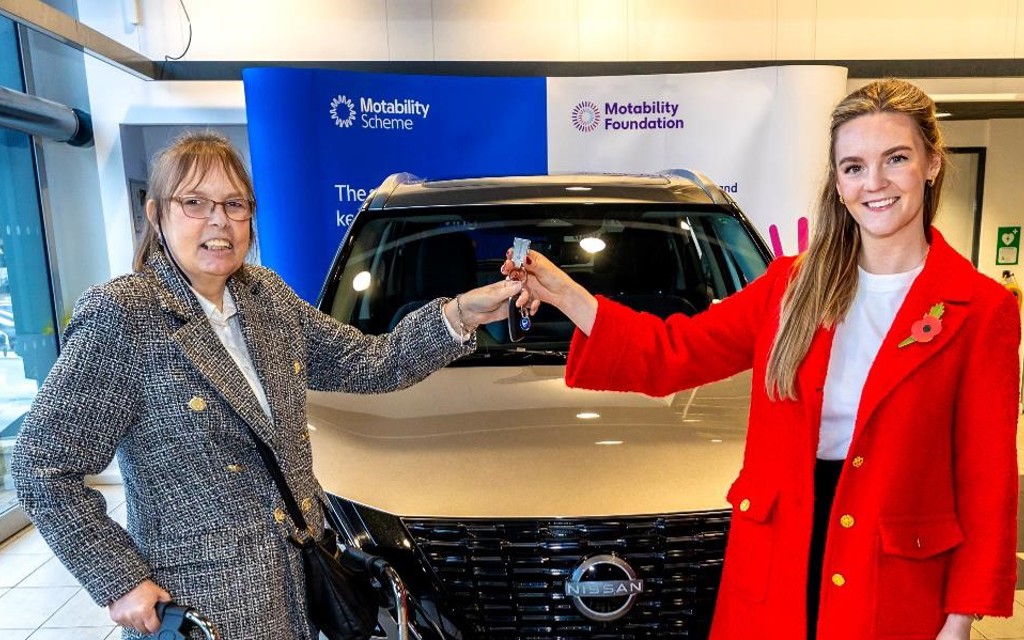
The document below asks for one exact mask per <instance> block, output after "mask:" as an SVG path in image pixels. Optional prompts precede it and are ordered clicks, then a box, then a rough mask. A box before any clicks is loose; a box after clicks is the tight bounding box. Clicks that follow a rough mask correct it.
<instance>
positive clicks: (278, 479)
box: [246, 425, 312, 535]
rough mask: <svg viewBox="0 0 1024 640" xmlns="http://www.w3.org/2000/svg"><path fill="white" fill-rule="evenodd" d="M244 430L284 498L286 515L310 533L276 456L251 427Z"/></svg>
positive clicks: (247, 426)
mask: <svg viewBox="0 0 1024 640" xmlns="http://www.w3.org/2000/svg"><path fill="white" fill-rule="evenodd" d="M246 430H247V431H248V432H249V437H250V438H252V441H253V444H255V445H256V452H257V453H258V454H260V459H262V460H263V464H264V465H265V466H266V467H267V471H268V472H269V473H270V477H271V478H273V479H274V484H276V485H277V491H278V493H280V494H281V499H282V500H284V506H285V508H286V509H288V515H290V516H291V517H292V522H294V523H295V526H296V527H298V529H299V531H306V532H308V533H310V535H312V532H311V531H310V530H309V525H308V524H307V523H306V518H305V517H303V515H302V510H301V509H299V503H298V502H296V501H295V494H293V493H292V490H291V489H290V488H289V487H288V483H287V482H286V481H285V479H284V473H282V472H281V466H280V465H279V464H277V458H275V457H274V453H273V452H272V451H271V450H270V447H268V446H267V443H266V442H263V439H262V438H260V437H259V436H258V435H256V432H255V431H253V430H252V427H250V426H249V425H246Z"/></svg>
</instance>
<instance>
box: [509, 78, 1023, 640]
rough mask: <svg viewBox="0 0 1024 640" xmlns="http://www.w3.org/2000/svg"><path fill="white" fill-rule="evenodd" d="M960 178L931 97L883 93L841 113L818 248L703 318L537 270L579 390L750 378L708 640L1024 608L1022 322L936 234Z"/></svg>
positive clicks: (535, 289)
mask: <svg viewBox="0 0 1024 640" xmlns="http://www.w3.org/2000/svg"><path fill="white" fill-rule="evenodd" d="M944 167H945V158H944V154H943V147H942V138H941V135H940V132H939V128H938V125H937V123H936V120H935V105H934V103H933V102H932V101H931V99H930V98H929V97H928V96H927V95H925V94H924V93H923V92H922V91H921V90H920V89H918V88H917V87H915V86H913V85H912V84H910V83H908V82H905V81H901V80H892V79H890V80H883V81H878V82H874V83H871V84H869V85H867V86H865V87H863V88H861V89H858V90H857V91H855V92H854V93H852V94H850V95H849V96H847V97H846V98H845V99H844V100H842V101H841V102H840V103H839V105H838V106H837V107H836V108H835V110H834V111H833V113H832V139H831V145H830V147H829V149H828V164H827V178H826V180H825V181H824V182H823V185H824V186H823V188H822V191H821V194H820V196H819V199H818V206H817V215H816V219H815V228H814V235H813V237H812V240H811V244H810V247H809V249H808V251H807V253H806V254H804V255H801V256H799V257H798V258H795V259H793V258H784V259H779V260H776V261H775V262H774V263H773V264H772V265H771V266H770V267H769V269H768V272H767V273H766V274H765V275H764V276H762V277H761V278H760V279H758V280H757V281H755V282H753V283H752V284H751V285H750V286H749V287H747V288H746V289H744V290H743V291H741V292H739V293H737V294H735V295H734V296H731V297H729V298H727V299H726V300H723V301H722V303H721V304H716V305H713V306H712V307H711V308H710V309H709V310H708V311H706V312H705V313H702V314H698V315H696V316H694V317H692V318H688V317H685V316H683V315H681V314H680V315H677V316H673V317H671V318H669V319H668V320H665V321H663V320H661V319H659V318H656V317H654V316H651V315H647V314H640V313H635V312H633V311H631V310H629V309H627V308H625V307H623V306H622V305H619V304H616V303H615V302H612V301H610V300H607V299H605V298H595V297H594V296H592V295H590V294H589V293H587V291H585V290H584V289H583V288H582V287H581V286H579V285H578V284H576V283H575V282H573V281H572V280H571V279H570V278H569V277H568V276H567V275H566V274H565V273H564V272H563V271H561V270H560V269H558V268H557V267H555V265H553V264H552V263H551V262H550V261H549V260H547V259H546V258H545V257H544V256H542V255H540V254H537V253H533V252H531V254H530V256H529V263H528V264H527V265H526V271H527V272H529V274H530V276H531V277H530V279H529V281H528V283H527V289H528V291H524V292H523V294H521V295H520V299H519V300H518V302H519V303H520V304H525V303H527V300H528V299H529V298H532V299H533V302H532V303H530V304H532V305H533V306H534V307H536V306H537V305H538V304H539V302H548V303H551V304H553V305H555V306H557V307H559V308H560V309H562V310H563V311H564V312H565V313H566V314H567V315H568V316H569V318H570V319H572V320H573V321H574V322H575V323H576V325H577V327H578V328H579V331H578V332H577V335H576V337H575V338H574V340H573V343H572V349H571V351H570V353H569V364H568V367H567V369H566V381H567V382H568V383H569V384H570V385H571V386H578V387H583V388H588V389H614V390H621V391H642V392H644V393H649V394H652V395H664V394H668V393H672V392H675V391H679V390H681V389H685V388H688V387H693V386H697V385H700V384H703V383H705V382H709V381H712V380H715V379H719V378H724V377H726V376H730V375H733V374H735V373H737V372H740V371H743V370H745V369H751V368H752V369H753V381H754V383H753V394H752V398H751V410H750V426H749V430H748V433H747V446H746V453H745V456H744V460H743V469H742V470H741V471H740V474H739V477H738V478H737V480H736V482H735V483H734V484H733V486H732V488H731V489H730V491H729V493H728V496H727V499H728V500H729V502H730V503H731V504H732V505H733V517H732V525H731V529H730V532H729V541H728V546H727V549H726V552H725V566H724V569H723V573H722V586H721V591H720V592H719V595H718V602H717V605H716V607H715V618H714V623H713V625H712V630H711V638H712V640H747V639H748V638H758V639H760V640H776V639H778V640H783V639H785V640H793V639H798V638H802V637H807V638H814V637H818V638H820V639H821V640H869V639H872V638H879V639H880V638H902V639H905V640H935V639H936V638H937V639H938V640H967V639H968V637H969V635H970V626H971V620H972V616H974V615H997V616H1008V615H1010V614H1011V612H1012V610H1013V595H1014V584H1015V582H1016V579H1015V569H1016V557H1015V555H1014V550H1015V548H1016V547H1015V545H1016V542H1017V537H1016V534H1015V528H1016V506H1017V491H1018V487H1017V469H1016V462H1017V459H1016V455H1015V451H1014V449H1015V432H1016V426H1017V406H1018V405H1017V399H1018V392H1017V382H1018V374H1019V365H1018V360H1017V346H1018V344H1019V343H1020V316H1019V314H1018V310H1017V306H1016V305H1015V304H1014V301H1013V298H1012V296H1011V295H1010V294H1009V293H1007V292H1006V291H1005V290H1004V289H1003V288H1002V287H1000V286H999V284H998V283H997V282H995V281H994V280H992V279H990V278H986V277H984V276H982V275H981V274H979V273H978V272H977V271H976V270H975V269H974V267H973V266H971V264H970V263H969V262H967V261H966V260H964V259H963V258H962V257H960V256H959V255H958V254H957V253H956V252H955V251H954V250H953V249H952V248H950V246H949V245H948V244H947V243H946V241H945V240H943V238H942V235H941V234H940V233H939V232H938V231H937V230H936V229H935V228H934V227H932V220H933V219H934V217H935V211H936V209H937V208H938V204H939V192H940V189H941V187H942V178H943V174H944ZM513 268H514V267H513V265H512V264H511V262H506V263H505V265H504V267H503V270H505V271H506V272H510V271H511V270H512V269H513ZM805 621H806V636H805V635H804V622H805Z"/></svg>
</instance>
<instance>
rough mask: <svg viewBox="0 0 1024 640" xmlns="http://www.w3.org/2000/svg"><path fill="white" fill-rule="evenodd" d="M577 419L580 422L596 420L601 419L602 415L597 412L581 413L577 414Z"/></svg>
mask: <svg viewBox="0 0 1024 640" xmlns="http://www.w3.org/2000/svg"><path fill="white" fill-rule="evenodd" d="M576 417H577V418H579V419H580V420H596V419H598V418H600V417H601V414H600V413H597V412H596V411H581V412H579V413H577V414H576Z"/></svg>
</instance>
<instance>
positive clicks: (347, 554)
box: [341, 545, 388, 576]
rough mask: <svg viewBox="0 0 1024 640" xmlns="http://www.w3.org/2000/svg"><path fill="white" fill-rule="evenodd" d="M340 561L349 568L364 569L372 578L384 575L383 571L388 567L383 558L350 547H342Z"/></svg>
mask: <svg viewBox="0 0 1024 640" xmlns="http://www.w3.org/2000/svg"><path fill="white" fill-rule="evenodd" d="M341 559H342V561H343V562H345V563H346V564H348V565H349V566H353V567H358V568H361V569H365V570H366V571H367V572H369V574H370V575H372V576H382V575H384V570H385V569H387V567H388V563H387V561H386V560H385V559H384V558H381V557H380V556H375V555H373V554H369V553H366V552H365V551H363V550H362V549H359V548H357V547H354V546H352V545H343V546H342V548H341Z"/></svg>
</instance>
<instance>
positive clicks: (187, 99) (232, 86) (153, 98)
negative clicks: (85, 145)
mask: <svg viewBox="0 0 1024 640" xmlns="http://www.w3.org/2000/svg"><path fill="white" fill-rule="evenodd" d="M86 76H87V78H88V83H89V94H90V96H91V102H92V104H91V110H90V111H91V114H92V118H93V129H94V133H95V138H96V156H97V164H98V168H99V181H100V198H101V201H102V203H103V217H104V225H105V228H106V238H107V253H108V260H109V266H110V275H118V274H121V273H127V272H129V271H131V265H132V252H133V244H132V223H131V204H130V202H129V197H128V188H127V184H126V182H125V164H124V158H123V157H122V151H121V139H120V127H121V125H122V124H158V125H181V124H203V125H206V124H210V125H217V124H245V96H244V94H243V91H242V83H241V82H151V81H150V82H147V81H144V80H140V79H138V78H135V77H134V76H130V75H128V74H126V73H124V72H123V71H120V70H118V69H115V68H114V67H112V66H110V65H108V64H105V63H103V62H99V61H97V60H95V59H93V58H88V57H87V58H86Z"/></svg>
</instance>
